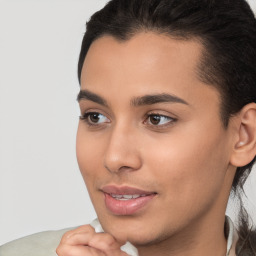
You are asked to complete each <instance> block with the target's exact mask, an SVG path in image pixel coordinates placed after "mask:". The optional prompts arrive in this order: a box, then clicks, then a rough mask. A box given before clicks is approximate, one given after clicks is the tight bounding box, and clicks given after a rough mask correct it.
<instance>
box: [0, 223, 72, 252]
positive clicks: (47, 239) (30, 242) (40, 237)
mask: <svg viewBox="0 0 256 256" xmlns="http://www.w3.org/2000/svg"><path fill="white" fill-rule="evenodd" d="M74 228H75V227H73V228H66V229H62V230H57V231H45V232H40V233H37V234H33V235H30V236H26V237H23V238H20V239H17V240H14V241H12V242H9V243H7V244H4V245H2V246H0V255H1V256H35V255H36V256H56V255H57V254H56V252H55V250H56V248H57V246H58V244H59V242H60V240H61V237H62V236H63V234H64V233H65V232H67V231H68V230H71V229H74ZM35 253H36V254H35Z"/></svg>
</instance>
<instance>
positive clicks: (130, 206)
mask: <svg viewBox="0 0 256 256" xmlns="http://www.w3.org/2000/svg"><path fill="white" fill-rule="evenodd" d="M101 191H102V192H103V193H104V196H105V206H106V208H107V209H108V210H109V211H110V212H111V213H112V214H114V215H133V214H135V213H137V212H138V211H139V210H141V209H142V208H144V207H146V206H147V205H149V204H150V202H151V201H152V199H153V198H154V197H155V196H156V194H157V193H156V192H153V191H145V190H142V189H139V188H135V187H129V186H115V185H107V186H104V187H102V189H101ZM111 194H114V195H140V197H138V198H132V199H128V200H118V199H116V198H113V197H112V196H111Z"/></svg>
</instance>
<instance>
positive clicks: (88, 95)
mask: <svg viewBox="0 0 256 256" xmlns="http://www.w3.org/2000/svg"><path fill="white" fill-rule="evenodd" d="M81 100H90V101H93V102H95V103H98V104H100V105H103V106H105V107H108V104H107V101H106V100H105V99H104V98H102V97H101V96H99V95H98V94H95V93H93V92H90V91H88V90H81V91H80V92H79V93H78V95H77V101H78V102H80V101H81ZM157 103H181V104H185V105H189V104H188V103H187V102H186V101H185V100H183V99H181V98H179V97H177V96H175V95H172V94H167V93H160V94H152V95H144V96H141V97H135V98H133V99H132V100H131V106H134V107H138V106H144V105H153V104H157Z"/></svg>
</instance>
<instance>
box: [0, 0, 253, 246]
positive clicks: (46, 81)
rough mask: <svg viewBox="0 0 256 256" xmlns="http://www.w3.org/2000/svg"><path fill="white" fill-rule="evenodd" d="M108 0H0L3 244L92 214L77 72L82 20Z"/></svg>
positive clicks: (0, 222)
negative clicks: (80, 139)
mask: <svg viewBox="0 0 256 256" xmlns="http://www.w3.org/2000/svg"><path fill="white" fill-rule="evenodd" d="M106 2H107V1H106V0H6V1H4V0H0V70H1V73H0V245H1V244H3V243H6V242H8V241H10V240H13V239H16V238H19V237H21V236H25V235H29V234H31V233H35V232H39V231H43V230H52V229H61V228H66V227H72V226H77V225H81V224H85V223H89V222H91V220H92V219H94V218H95V216H96V215H95V212H94V210H93V207H92V205H91V203H90V200H89V197H88V194H87V191H86V189H85V185H84V183H83V180H82V177H81V175H80V173H79V169H78V166H77V163H76V155H75V137H76V128H77V123H78V116H79V110H78V104H77V102H76V95H77V93H78V91H79V85H78V81H77V76H76V72H77V60H78V54H79V50H80V45H81V40H82V36H83V33H84V30H85V22H86V20H88V18H89V17H90V15H91V14H93V13H94V12H95V11H96V10H98V9H100V8H101V7H103V6H104V4H105V3H106ZM249 2H250V3H251V5H252V7H253V8H254V10H256V2H255V0H251V1H249ZM255 172H256V171H254V174H253V176H252V177H251V180H250V181H249V182H248V187H250V189H247V193H248V198H249V199H248V202H249V204H250V205H253V204H254V207H256V203H255V202H256V181H255V180H256V174H255ZM253 187H254V188H253ZM254 207H253V206H251V211H253V212H254V213H255V212H256V208H254ZM229 213H230V214H231V215H232V214H233V211H232V210H229ZM254 215H255V214H254Z"/></svg>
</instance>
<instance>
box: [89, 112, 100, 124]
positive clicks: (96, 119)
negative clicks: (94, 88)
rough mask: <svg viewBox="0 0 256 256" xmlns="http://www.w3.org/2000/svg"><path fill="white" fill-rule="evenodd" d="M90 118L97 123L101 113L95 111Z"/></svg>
mask: <svg viewBox="0 0 256 256" xmlns="http://www.w3.org/2000/svg"><path fill="white" fill-rule="evenodd" d="M90 119H91V121H92V122H93V123H97V122H98V121H99V119H100V118H99V114H97V113H93V114H91V116H90Z"/></svg>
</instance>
